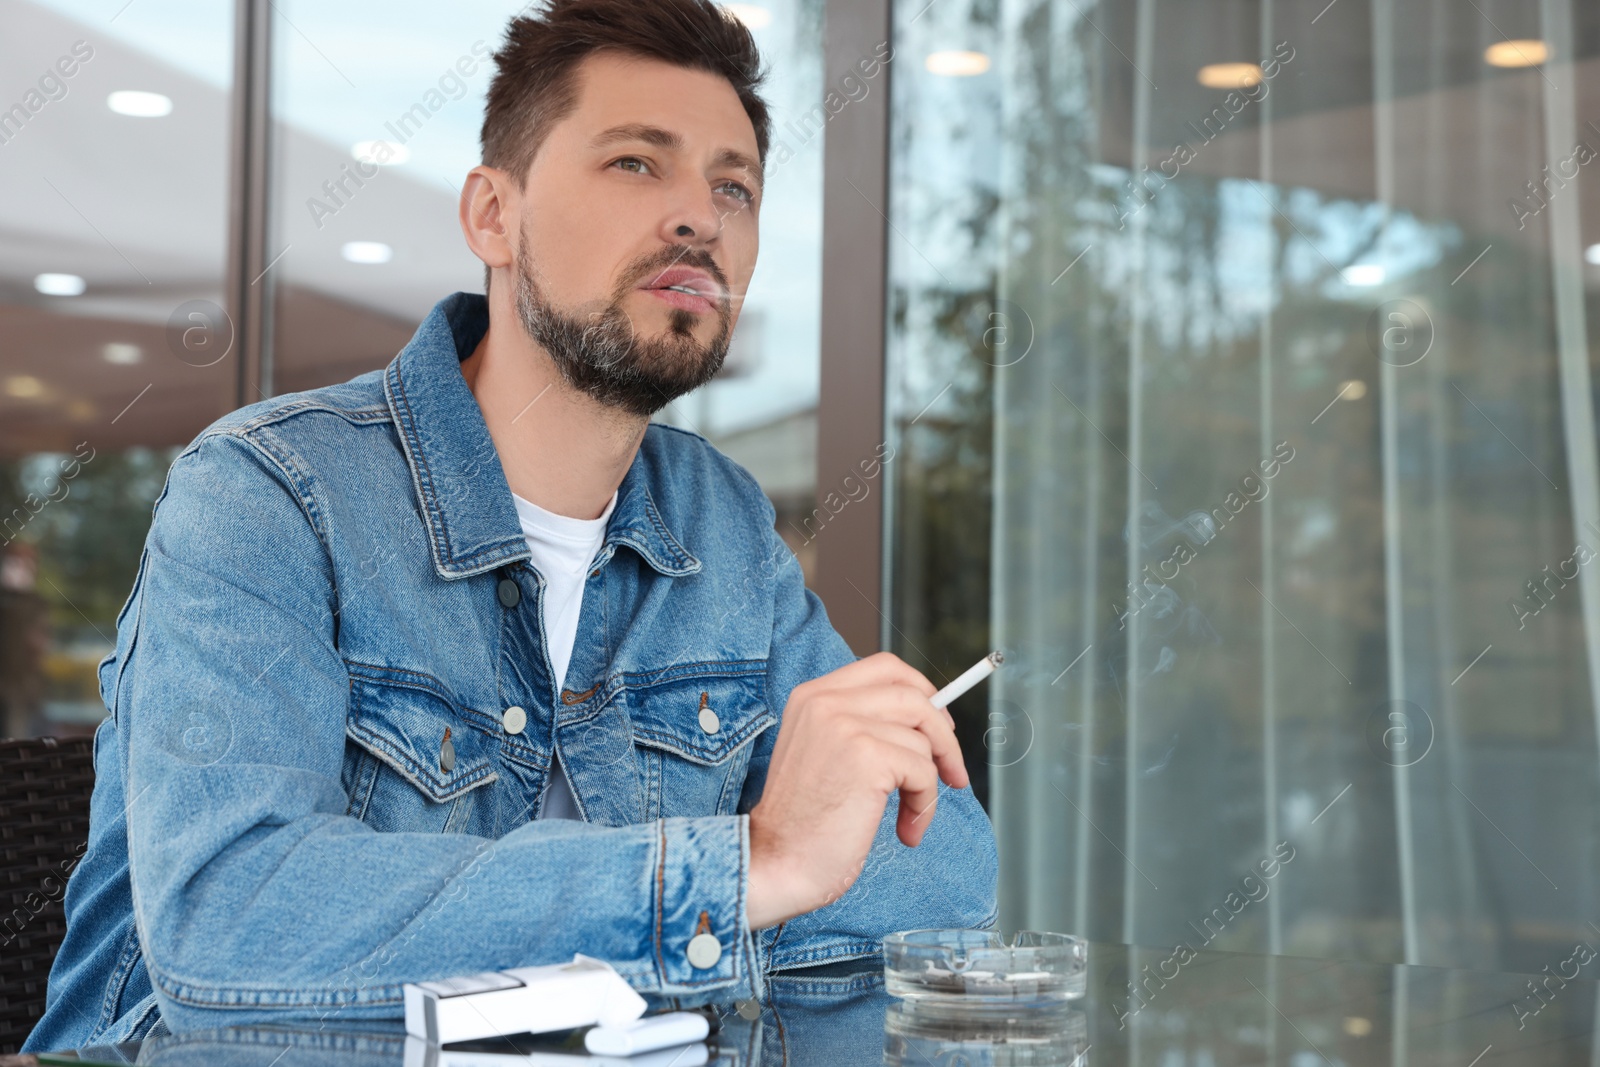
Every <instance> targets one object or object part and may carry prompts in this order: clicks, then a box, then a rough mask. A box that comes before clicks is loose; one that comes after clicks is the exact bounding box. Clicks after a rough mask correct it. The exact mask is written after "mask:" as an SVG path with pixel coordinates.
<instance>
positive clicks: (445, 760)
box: [439, 726, 456, 774]
mask: <svg viewBox="0 0 1600 1067" xmlns="http://www.w3.org/2000/svg"><path fill="white" fill-rule="evenodd" d="M455 765H456V746H455V745H453V744H451V743H450V727H448V726H446V727H445V728H444V741H443V742H441V743H440V745H439V770H441V771H443V772H444V773H445V774H449V773H450V771H451V770H452V769H453V768H454V767H455Z"/></svg>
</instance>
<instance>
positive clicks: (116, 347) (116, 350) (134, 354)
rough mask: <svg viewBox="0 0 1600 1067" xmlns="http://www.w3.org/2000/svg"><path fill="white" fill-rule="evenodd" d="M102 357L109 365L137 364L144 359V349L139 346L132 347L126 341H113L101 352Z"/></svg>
mask: <svg viewBox="0 0 1600 1067" xmlns="http://www.w3.org/2000/svg"><path fill="white" fill-rule="evenodd" d="M100 357H101V358H102V359H104V360H105V361H106V362H107V363H117V364H124V365H126V364H129V363H137V362H139V361H140V360H141V359H143V358H144V349H142V348H140V347H139V346H138V345H130V344H128V343H127V342H126V341H111V342H108V343H107V344H106V346H105V347H104V348H102V349H101V350H100Z"/></svg>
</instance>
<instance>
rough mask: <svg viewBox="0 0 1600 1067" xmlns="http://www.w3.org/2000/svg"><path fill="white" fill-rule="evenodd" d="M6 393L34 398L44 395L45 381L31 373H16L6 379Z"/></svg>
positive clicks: (27, 398)
mask: <svg viewBox="0 0 1600 1067" xmlns="http://www.w3.org/2000/svg"><path fill="white" fill-rule="evenodd" d="M6 395H7V396H15V397H20V398H21V399H23V400H32V399H33V398H34V397H39V396H43V395H44V383H43V382H41V381H40V380H39V379H37V378H35V377H34V376H33V375H31V374H16V375H13V376H11V377H10V378H7V379H6Z"/></svg>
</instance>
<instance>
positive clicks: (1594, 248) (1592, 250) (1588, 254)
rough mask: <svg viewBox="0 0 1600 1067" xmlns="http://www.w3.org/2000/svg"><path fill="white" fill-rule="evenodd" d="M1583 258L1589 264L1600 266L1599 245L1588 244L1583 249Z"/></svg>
mask: <svg viewBox="0 0 1600 1067" xmlns="http://www.w3.org/2000/svg"><path fill="white" fill-rule="evenodd" d="M1583 260H1584V262H1585V263H1588V264H1590V265H1591V266H1595V267H1600V245H1590V246H1589V247H1588V248H1585V249H1584V250H1583Z"/></svg>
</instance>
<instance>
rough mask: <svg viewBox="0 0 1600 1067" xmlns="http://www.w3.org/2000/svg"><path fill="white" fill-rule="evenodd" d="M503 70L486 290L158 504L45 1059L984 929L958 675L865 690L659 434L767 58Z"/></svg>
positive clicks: (710, 457)
mask: <svg viewBox="0 0 1600 1067" xmlns="http://www.w3.org/2000/svg"><path fill="white" fill-rule="evenodd" d="M495 59H496V62H497V66H498V73H497V74H496V77H495V79H494V82H493V84H492V86H491V88H490V91H489V99H488V107H487V111H486V115H485V119H484V127H483V148H484V163H483V165H482V166H479V167H476V168H474V169H473V170H472V171H471V172H470V174H469V175H468V176H467V180H466V183H465V186H464V188H463V191H462V197H461V225H462V231H463V233H464V234H465V236H466V240H467V243H468V244H469V245H470V246H471V248H472V250H473V252H474V253H476V254H477V255H478V257H479V258H481V259H482V260H483V262H484V263H485V264H486V267H487V273H488V296H487V299H485V298H483V297H478V296H475V295H469V294H465V293H457V294H455V295H454V296H452V297H449V298H447V299H446V300H444V301H442V302H441V303H440V304H439V305H438V306H437V307H436V308H435V309H434V310H433V312H432V313H431V314H430V315H429V316H428V318H427V319H426V321H424V322H423V324H422V325H421V327H420V328H419V329H418V331H417V334H416V336H415V338H414V339H413V340H412V341H411V343H410V344H409V345H407V346H406V348H405V349H404V350H403V351H401V353H400V354H399V355H398V356H397V357H396V358H395V360H394V361H393V362H392V363H390V365H389V366H388V367H387V368H386V369H385V370H383V371H375V372H373V373H370V374H366V375H362V376H361V377H358V378H356V379H354V380H352V381H350V382H346V383H344V384H342V385H338V386H333V387H329V388H325V389H319V390H314V391H311V392H307V393H300V394H294V395H290V396H283V397H278V398H275V399H272V400H268V401H265V402H263V403H259V404H254V405H252V406H250V407H247V408H244V409H242V410H240V411H237V412H235V413H233V414H232V415H229V416H227V417H225V418H223V419H221V420H219V421H218V422H217V423H215V424H213V425H212V426H211V427H210V428H208V429H207V430H206V431H205V432H203V433H202V434H201V435H200V437H199V438H197V439H196V440H195V442H194V443H192V444H191V445H190V446H189V448H188V450H187V451H185V452H184V453H183V455H181V456H180V457H179V458H178V460H177V461H176V462H175V463H174V464H173V467H172V469H171V471H170V472H169V475H168V479H167V484H166V486H165V488H164V489H163V490H162V493H161V496H160V498H159V499H158V500H157V504H156V510H155V516H154V520H153V523H152V526H151V530H150V534H149V538H148V541H147V543H146V546H145V551H144V555H143V558H142V560H141V563H140V568H139V574H138V577H137V579H136V581H135V585H134V589H133V592H132V593H131V595H130V596H129V599H128V602H127V604H126V605H125V606H124V608H123V611H122V615H121V617H120V618H119V619H118V621H117V649H116V652H115V653H114V654H113V655H111V656H109V657H107V658H106V660H105V661H104V662H103V663H102V664H101V666H100V681H101V691H102V695H103V697H104V698H105V701H106V705H107V707H108V708H109V709H110V712H111V717H110V718H109V719H108V720H107V722H106V723H104V724H103V725H102V726H101V728H100V730H99V733H98V735H97V744H96V772H97V775H98V779H97V783H96V787H95V794H94V804H93V811H92V820H93V829H92V832H91V840H90V847H89V851H88V853H87V854H86V855H85V856H84V859H83V861H82V862H81V864H80V865H79V868H78V870H77V871H76V872H75V874H74V876H73V878H72V880H71V884H70V887H69V889H68V894H67V901H66V904H67V912H68V930H67V937H66V942H65V944H64V945H63V947H62V949H61V952H60V954H59V955H58V957H57V959H56V962H55V966H54V968H53V970H52V972H51V984H50V1000H49V1006H48V1009H47V1012H46V1015H45V1017H44V1018H43V1020H42V1021H41V1022H40V1024H39V1025H38V1027H37V1028H36V1029H35V1031H34V1032H33V1034H32V1035H31V1036H30V1038H29V1045H28V1047H29V1048H30V1049H59V1048H66V1047H74V1046H81V1045H85V1044H89V1043H108V1042H112V1041H119V1040H127V1039H130V1038H133V1037H138V1036H141V1035H143V1034H147V1033H150V1032H158V1033H159V1032H161V1031H162V1030H171V1031H180V1030H189V1029H197V1028H202V1027H212V1026H220V1025H228V1024H234V1023H243V1022H251V1021H257V1022H259V1021H285V1022H287V1021H304V1020H306V1019H313V1020H314V1019H319V1018H320V1019H324V1020H326V1019H339V1020H350V1019H370V1018H393V1017H396V1016H398V1015H399V1014H401V1010H402V1009H401V985H402V983H404V982H408V981H421V980H426V979H434V978H441V977H445V976H450V975H459V974H469V973H474V972H480V971H486V970H495V969H500V968H504V967H512V966H527V965H533V964H540V963H551V962H556V961H562V960H567V959H570V958H571V957H572V955H573V953H575V952H583V953H585V954H587V955H590V956H595V957H598V958H601V959H604V960H607V961H608V962H610V963H611V964H612V965H614V966H615V967H616V968H617V970H618V971H619V972H620V973H621V974H622V975H623V977H624V978H626V979H627V980H628V981H629V982H630V983H632V984H633V985H634V986H635V987H636V988H637V989H639V990H640V991H641V992H643V993H646V994H649V995H651V997H652V998H655V1001H656V1002H658V1003H667V1002H670V1001H673V1000H676V1001H678V1002H680V1003H682V1002H687V1001H705V1000H732V999H734V998H746V997H755V998H760V997H761V996H762V995H763V993H764V988H765V987H764V975H765V974H766V973H767V972H769V971H773V970H780V969H785V968H795V967H802V966H809V965H815V964H820V963H826V962H829V961H833V960H839V959H847V958H852V957H862V956H867V955H870V954H871V953H873V952H875V951H877V949H878V942H879V939H880V938H881V937H882V936H883V935H884V934H885V933H888V932H890V931H892V930H896V929H905V928H911V927H927V926H946V925H956V926H982V925H989V924H990V923H992V921H993V919H994V915H995V866H996V865H995V852H994V841H993V836H992V832H991V830H990V828H989V825H988V822H987V820H986V818H985V817H984V815H983V812H982V811H981V809H980V808H979V807H978V806H977V804H976V803H975V802H974V800H973V798H972V796H971V793H970V791H967V790H965V788H964V787H965V786H966V784H967V775H966V771H965V768H964V766H963V764H962V757H961V753H960V751H959V748H958V747H957V745H956V741H955V736H954V733H953V730H952V726H951V720H950V718H949V716H948V714H947V713H946V712H944V711H941V710H938V709H936V708H934V706H933V704H932V703H931V701H930V700H929V699H928V698H929V697H930V696H931V695H932V694H933V692H934V687H933V686H932V684H931V683H929V682H928V680H927V679H926V678H924V677H923V676H922V675H921V674H920V673H918V672H917V671H915V670H913V669H912V668H910V667H909V666H908V665H906V664H905V663H903V662H902V661H900V660H899V659H897V658H896V657H894V656H891V655H887V654H879V655H875V656H870V657H867V658H866V659H862V660H859V661H858V660H856V659H855V658H854V657H853V656H852V655H851V653H850V651H849V649H848V648H847V647H846V645H845V644H844V642H843V640H842V639H841V638H840V637H839V636H838V634H837V633H836V632H835V631H834V630H833V629H832V628H831V627H830V626H829V624H828V621H827V616H826V613H825V612H824V610H823V607H822V605H821V603H820V602H819V601H818V600H817V599H816V597H815V596H814V595H813V594H812V593H810V592H809V591H808V590H806V589H805V587H804V585H803V583H802V580H801V574H800V569H799V566H798V564H797V562H796V561H795V559H794V556H793V554H792V553H791V552H790V551H789V550H788V548H787V547H786V546H785V545H784V544H783V542H782V541H781V540H780V539H779V537H778V536H777V534H776V533H775V532H774V530H773V519H774V513H773V509H772V507H771V505H770V504H769V503H767V501H766V499H765V497H764V496H763V495H762V493H761V491H760V490H759V488H758V487H757V486H756V484H755V482H754V481H753V480H752V479H751V478H750V476H749V475H748V474H747V473H746V472H745V471H744V470H743V469H742V468H741V467H739V466H738V465H737V464H735V463H733V462H731V461H730V460H728V459H727V458H725V457H723V456H722V455H721V454H719V453H718V452H716V450H715V449H713V448H712V447H711V446H710V445H709V444H707V442H706V441H705V440H704V439H702V438H700V437H698V436H696V435H694V434H690V433H686V432H684V431H681V430H676V429H673V428H670V427H665V426H661V425H657V424H651V423H650V422H649V421H648V420H649V416H650V415H651V413H652V412H654V411H657V410H659V409H660V408H661V407H662V406H663V405H665V404H667V403H668V402H670V401H671V400H673V399H674V398H675V397H677V396H680V395H682V394H683V393H685V392H687V391H688V390H691V389H693V388H696V387H697V386H699V385H701V384H703V383H705V382H706V381H708V380H709V379H710V378H711V377H712V376H713V375H714V374H715V373H716V371H717V369H718V367H719V366H720V364H721V362H722V360H723V357H724V355H725V354H726V351H727V344H728V337H729V333H730V331H731V330H732V328H733V324H734V322H735V320H736V319H737V317H738V313H739V309H740V306H741V304H742V300H743V295H744V292H745V288H746V286H747V284H748V282H749V280H750V276H751V273H752V271H753V269H754V267H755V262H756V249H757V219H758V216H759V212H760V208H761V193H762V189H761V162H762V159H763V157H764V154H765V150H766V145H767V125H768V123H767V113H766V108H765V106H764V105H763V104H762V102H761V100H760V98H759V97H758V96H757V95H756V91H755V90H756V88H757V86H758V83H759V81H760V71H759V55H758V54H757V52H756V49H755V46H754V43H753V42H752V40H751V39H750V36H749V34H748V33H747V32H746V31H745V30H744V29H743V27H742V26H740V25H739V23H738V22H736V21H735V20H734V19H732V18H731V17H730V16H726V15H724V14H723V13H722V12H721V11H720V9H718V8H717V7H716V6H714V5H713V4H711V3H710V2H709V0H657V2H656V3H651V4H639V3H637V2H636V0H554V2H552V3H550V4H549V5H548V6H547V8H546V9H545V10H542V11H541V12H539V13H537V14H535V15H533V16H530V17H525V18H518V19H515V20H513V22H512V23H511V26H510V29H509V31H508V34H507V38H506V41H505V44H504V46H503V48H502V49H501V50H500V52H499V53H497V55H496V57H495ZM941 779H942V780H943V783H944V787H943V789H944V791H943V792H942V793H941V784H940V782H941ZM896 793H898V798H897V802H896V803H890V801H891V800H895V799H896ZM909 846H915V847H909Z"/></svg>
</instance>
